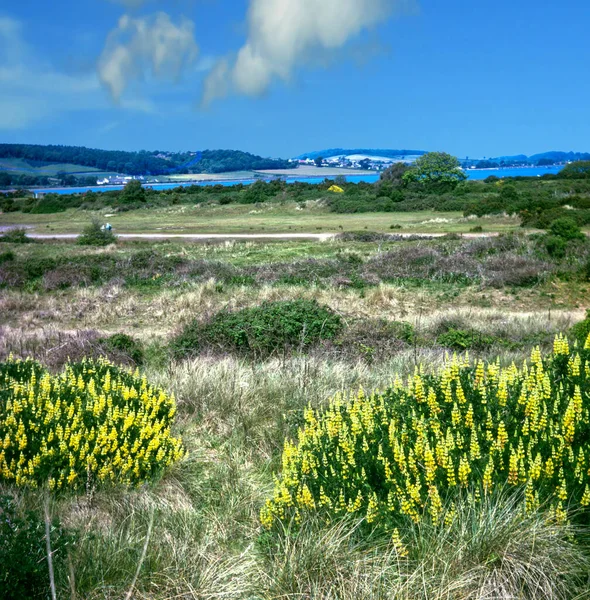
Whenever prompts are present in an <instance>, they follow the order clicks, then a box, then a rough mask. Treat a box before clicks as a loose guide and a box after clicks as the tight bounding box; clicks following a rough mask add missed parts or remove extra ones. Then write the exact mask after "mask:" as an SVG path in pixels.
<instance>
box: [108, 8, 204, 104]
mask: <svg viewBox="0 0 590 600" xmlns="http://www.w3.org/2000/svg"><path fill="white" fill-rule="evenodd" d="M198 54H199V48H198V46H197V43H196V41H195V37H194V24H193V22H192V21H190V20H189V19H186V18H183V19H181V20H180V22H179V24H178V25H176V24H174V23H173V22H172V20H171V19H170V17H169V16H168V15H167V14H166V13H163V12H160V13H157V14H156V15H155V16H152V17H138V18H133V17H130V16H129V15H124V16H122V17H121V18H120V19H119V23H118V25H117V27H116V28H115V29H114V30H113V31H111V33H110V34H109V36H108V38H107V41H106V45H105V48H104V50H103V52H102V55H101V57H100V59H99V61H98V75H99V77H100V80H101V82H102V83H103V85H104V86H106V87H107V89H108V90H109V91H110V93H111V95H112V96H113V98H114V99H115V100H116V101H119V100H120V99H121V96H122V94H123V92H124V91H125V89H126V88H127V86H128V85H129V83H130V82H131V81H133V80H140V79H143V78H145V76H146V74H147V73H151V74H152V75H153V76H154V77H155V78H157V79H165V80H177V79H178V78H179V77H180V75H181V74H182V72H183V70H184V69H185V67H187V66H188V65H190V64H192V63H193V62H194V61H195V60H196V58H197V56H198Z"/></svg>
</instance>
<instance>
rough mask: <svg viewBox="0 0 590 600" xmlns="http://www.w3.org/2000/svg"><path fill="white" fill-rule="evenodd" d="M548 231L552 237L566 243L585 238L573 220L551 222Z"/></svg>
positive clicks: (566, 218)
mask: <svg viewBox="0 0 590 600" xmlns="http://www.w3.org/2000/svg"><path fill="white" fill-rule="evenodd" d="M549 231H551V233H552V234H553V235H554V236H557V237H560V238H561V239H563V240H566V241H568V242H569V241H571V240H583V239H585V237H586V236H585V235H584V234H583V233H582V231H581V229H580V226H579V225H578V224H577V223H576V222H575V221H574V220H573V219H570V218H568V217H563V218H561V219H556V220H555V221H553V223H551V225H549Z"/></svg>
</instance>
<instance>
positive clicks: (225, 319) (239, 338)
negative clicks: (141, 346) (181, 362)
mask: <svg viewBox="0 0 590 600" xmlns="http://www.w3.org/2000/svg"><path fill="white" fill-rule="evenodd" d="M342 328H343V323H342V319H341V317H340V316H339V315H338V314H336V313H335V312H334V311H332V310H331V309H330V308H329V307H327V306H322V305H320V304H319V303H318V302H317V301H315V300H293V301H286V302H265V303H263V304H261V305H260V306H255V307H252V308H246V309H243V310H240V311H237V312H228V311H223V312H220V313H217V314H216V315H215V316H214V317H213V318H212V319H211V320H209V321H206V322H201V321H198V320H194V321H193V322H192V323H190V324H189V325H188V326H187V327H186V328H185V329H184V331H183V332H182V333H181V334H180V335H179V336H178V337H177V338H176V339H175V340H174V341H173V343H172V349H173V352H174V354H175V356H176V357H177V358H183V357H187V356H191V355H196V354H198V353H199V352H201V351H203V350H206V349H208V350H210V349H218V350H219V351H221V352H234V353H241V354H247V355H251V356H254V357H268V356H271V355H273V354H280V353H285V352H288V351H290V350H294V349H305V348H309V347H310V346H312V345H314V344H316V343H318V342H319V341H321V340H327V339H332V338H334V337H335V336H336V335H337V334H338V333H339V332H340V331H341V330H342Z"/></svg>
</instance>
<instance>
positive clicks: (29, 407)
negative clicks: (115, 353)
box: [0, 360, 184, 490]
mask: <svg viewBox="0 0 590 600" xmlns="http://www.w3.org/2000/svg"><path fill="white" fill-rule="evenodd" d="M175 411H176V405H175V402H174V399H173V398H172V397H170V396H168V395H167V394H166V393H165V392H164V391H163V390H161V389H160V388H157V387H153V386H152V385H150V384H149V383H148V382H147V381H146V379H145V378H142V377H140V376H139V373H137V372H136V373H134V374H132V373H131V372H128V371H125V370H121V369H118V368H117V367H114V366H113V365H111V364H109V363H108V362H107V361H105V360H99V361H82V362H80V363H75V364H70V365H68V366H67V367H66V368H65V370H64V371H63V372H62V373H61V374H60V375H57V376H53V375H51V374H49V373H48V372H46V371H45V370H44V368H43V367H42V366H41V365H40V364H39V363H36V362H34V361H31V360H27V361H13V360H9V361H8V362H5V363H0V482H3V481H4V482H7V483H11V484H16V486H19V487H33V488H36V487H41V486H43V485H45V484H48V486H49V488H50V489H51V490H62V489H66V488H68V489H72V490H77V489H84V488H86V489H92V487H94V486H95V485H100V484H106V483H122V484H124V485H139V484H141V483H143V482H145V481H147V480H150V479H152V478H154V477H155V476H157V475H158V474H159V473H161V472H162V471H163V469H165V468H166V467H167V466H168V465H170V464H171V463H173V462H174V461H176V460H178V459H179V458H181V457H182V455H183V452H184V451H183V446H182V442H181V440H180V439H179V438H175V437H173V436H172V433H171V425H172V422H173V418H174V414H175Z"/></svg>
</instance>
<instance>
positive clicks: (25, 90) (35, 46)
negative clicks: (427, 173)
mask: <svg viewBox="0 0 590 600" xmlns="http://www.w3.org/2000/svg"><path fill="white" fill-rule="evenodd" d="M589 30H590V3H589V2H588V1H587V0H569V1H568V2H561V3H559V2H548V1H547V0H541V1H540V2H539V0H536V1H535V2H533V1H531V0H518V1H517V2H515V1H514V0H510V1H509V0H496V1H495V2H493V3H488V2H475V1H466V0H442V1H441V0H83V1H80V0H75V1H74V0H55V1H54V2H47V0H43V1H41V0H20V1H19V2H14V1H13V0H4V1H3V2H2V3H1V5H0V142H12V143H35V144H68V145H80V146H88V147H96V148H106V149H122V150H139V149H148V150H174V151H177V150H203V149H216V148H231V149H239V150H245V151H249V152H255V153H257V154H261V155H263V156H274V157H284V158H289V157H293V156H296V155H299V154H303V153H305V152H308V151H313V150H321V149H324V148H333V147H344V148H400V149H402V148H403V149H414V150H443V151H447V152H451V153H453V154H455V155H457V156H460V157H465V156H470V157H477V158H483V157H494V156H500V155H512V154H520V153H524V154H528V155H530V154H534V153H537V152H544V151H548V150H565V151H570V150H573V151H580V152H584V151H585V152H588V151H590V118H589V111H588V107H590V35H588V31H589Z"/></svg>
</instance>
